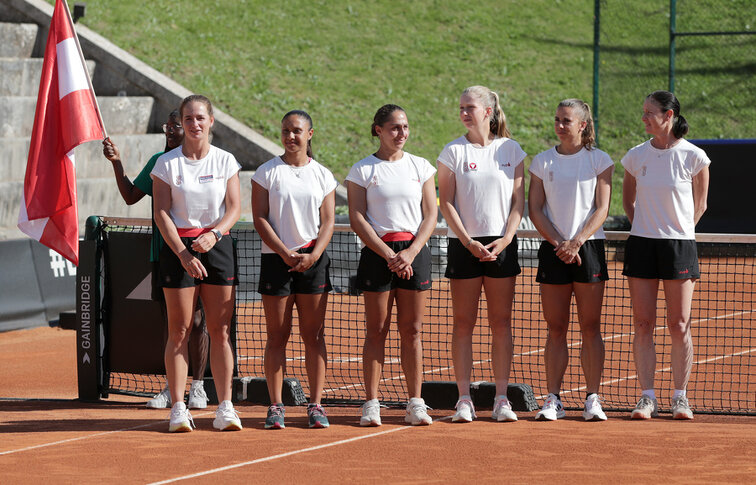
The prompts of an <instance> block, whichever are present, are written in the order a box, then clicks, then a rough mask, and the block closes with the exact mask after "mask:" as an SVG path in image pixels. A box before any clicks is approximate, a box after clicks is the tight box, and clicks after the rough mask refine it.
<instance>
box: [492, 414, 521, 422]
mask: <svg viewBox="0 0 756 485" xmlns="http://www.w3.org/2000/svg"><path fill="white" fill-rule="evenodd" d="M491 419H493V420H494V421H496V422H497V423H514V422H515V421H517V416H506V415H504V416H501V415H499V416H491Z"/></svg>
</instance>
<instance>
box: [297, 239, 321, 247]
mask: <svg viewBox="0 0 756 485" xmlns="http://www.w3.org/2000/svg"><path fill="white" fill-rule="evenodd" d="M317 241H318V240H317V239H313V240H312V241H310V242H308V243H307V244H305V245H304V246H302V247H301V248H299V249H305V248H311V247H313V246H314V245H315V243H316V242H317Z"/></svg>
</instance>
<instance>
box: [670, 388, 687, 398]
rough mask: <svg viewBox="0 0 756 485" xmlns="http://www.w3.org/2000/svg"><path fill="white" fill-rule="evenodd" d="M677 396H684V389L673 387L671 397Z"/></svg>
mask: <svg viewBox="0 0 756 485" xmlns="http://www.w3.org/2000/svg"><path fill="white" fill-rule="evenodd" d="M678 397H685V389H675V392H674V393H673V394H672V399H677V398H678Z"/></svg>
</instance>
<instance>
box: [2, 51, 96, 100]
mask: <svg viewBox="0 0 756 485" xmlns="http://www.w3.org/2000/svg"><path fill="white" fill-rule="evenodd" d="M42 62H43V59H41V58H34V59H21V58H4V57H0V72H2V73H3V74H2V76H0V96H37V93H38V92H39V78H40V75H41V73H42ZM87 69H88V70H89V75H90V76H93V75H94V72H95V62H94V61H87Z"/></svg>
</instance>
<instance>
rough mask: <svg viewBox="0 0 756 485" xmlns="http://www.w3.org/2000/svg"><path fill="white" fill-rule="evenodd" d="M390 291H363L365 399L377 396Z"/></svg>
mask: <svg viewBox="0 0 756 485" xmlns="http://www.w3.org/2000/svg"><path fill="white" fill-rule="evenodd" d="M395 292H396V290H392V291H381V292H376V291H365V292H363V295H365V346H364V347H363V348H362V375H363V379H364V381H365V400H366V401H370V400H371V399H377V398H378V382H379V381H380V380H381V372H383V363H384V361H385V359H386V337H387V336H388V332H389V328H390V327H391V308H392V306H393V305H394V295H395Z"/></svg>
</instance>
